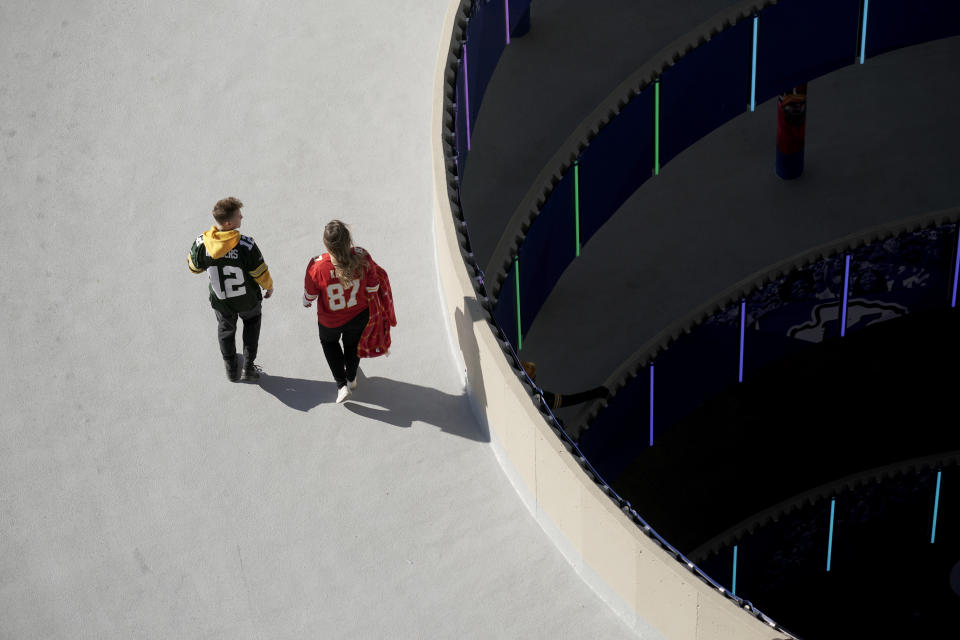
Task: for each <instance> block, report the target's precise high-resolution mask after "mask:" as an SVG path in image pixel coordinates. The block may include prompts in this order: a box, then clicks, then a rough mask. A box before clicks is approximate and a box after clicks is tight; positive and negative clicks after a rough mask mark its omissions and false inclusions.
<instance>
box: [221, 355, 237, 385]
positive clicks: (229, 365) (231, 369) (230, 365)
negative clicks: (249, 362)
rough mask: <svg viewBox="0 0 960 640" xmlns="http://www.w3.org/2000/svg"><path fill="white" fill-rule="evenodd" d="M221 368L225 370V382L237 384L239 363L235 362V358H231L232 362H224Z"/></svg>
mask: <svg viewBox="0 0 960 640" xmlns="http://www.w3.org/2000/svg"><path fill="white" fill-rule="evenodd" d="M223 366H224V367H226V369H227V380H229V381H230V382H237V381H239V380H240V363H239V362H237V356H233V359H232V360H226V359H225V360H224V361H223Z"/></svg>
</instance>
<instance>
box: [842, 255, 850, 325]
mask: <svg viewBox="0 0 960 640" xmlns="http://www.w3.org/2000/svg"><path fill="white" fill-rule="evenodd" d="M849 291H850V254H849V253H848V254H847V256H846V259H845V260H844V266H843V311H842V313H841V317H840V337H841V338H842V337H843V336H845V335H847V294H848V292H849Z"/></svg>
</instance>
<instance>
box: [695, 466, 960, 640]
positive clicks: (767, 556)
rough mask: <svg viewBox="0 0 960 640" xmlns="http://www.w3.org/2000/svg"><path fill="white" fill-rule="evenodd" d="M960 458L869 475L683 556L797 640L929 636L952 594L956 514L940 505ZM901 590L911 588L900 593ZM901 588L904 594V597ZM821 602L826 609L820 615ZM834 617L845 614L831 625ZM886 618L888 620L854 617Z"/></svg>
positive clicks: (948, 618) (772, 512) (794, 501)
mask: <svg viewBox="0 0 960 640" xmlns="http://www.w3.org/2000/svg"><path fill="white" fill-rule="evenodd" d="M958 462H960V452H958V451H952V452H949V453H943V454H940V455H936V456H930V457H926V458H920V459H911V460H906V461H903V462H899V463H896V464H892V465H888V466H885V467H882V468H875V469H870V470H868V471H864V472H861V473H858V474H856V475H853V476H848V477H845V478H843V479H841V480H838V481H834V482H832V483H830V484H829V485H824V486H820V487H817V488H816V489H813V490H811V491H808V492H805V493H804V494H802V495H799V496H794V497H793V498H791V499H789V500H787V501H784V502H783V503H781V504H778V505H776V506H774V507H772V508H770V509H767V510H765V511H764V512H762V513H759V514H757V515H756V516H754V517H753V518H750V519H749V520H747V521H745V522H742V523H740V524H739V525H737V526H736V527H734V528H732V529H731V530H729V531H727V532H725V533H724V534H721V535H720V536H718V537H717V538H716V539H714V540H712V541H710V542H709V543H707V544H705V545H704V546H703V547H701V548H700V549H697V550H695V551H693V552H691V557H692V558H694V559H696V561H697V563H698V564H699V565H700V566H702V567H704V568H705V569H706V570H707V571H709V572H710V573H711V574H712V575H716V576H724V579H725V581H728V583H729V584H731V585H732V588H733V589H734V590H736V592H737V593H738V594H741V595H744V596H746V597H751V595H752V594H758V593H762V594H763V601H764V607H765V608H767V609H768V610H769V611H770V612H772V613H774V615H777V616H779V617H783V618H786V617H788V615H787V614H788V612H790V611H797V610H801V611H804V612H805V613H804V615H803V616H802V617H801V618H800V619H799V620H797V622H796V625H797V628H796V631H798V632H799V633H801V634H802V635H804V637H811V638H813V637H936V636H937V635H939V634H940V632H941V631H942V630H943V629H946V628H952V626H953V624H954V620H953V614H952V611H953V608H952V607H951V606H950V604H951V603H952V602H954V601H956V598H957V596H958V595H960V582H958V581H957V580H956V576H953V577H952V576H951V573H953V574H956V573H957V571H958V569H957V567H960V565H958V564H957V559H958V555H957V554H958V551H960V545H958V540H957V536H956V531H957V524H958V521H957V514H956V511H955V510H954V509H949V508H948V509H945V508H944V507H945V505H947V504H949V503H948V502H944V500H942V496H944V495H949V493H948V492H950V491H951V490H952V488H955V487H956V486H957V482H958V479H960V469H958V467H957V464H958ZM907 585H909V587H907ZM904 587H907V588H904ZM828 598H829V601H830V606H821V605H822V604H825V602H826V601H827V599H828ZM835 609H842V610H845V611H846V612H848V614H850V615H847V616H838V615H837V614H836V610H835ZM867 610H868V611H870V612H871V613H875V612H880V611H885V612H887V613H886V614H878V615H869V616H863V615H856V614H857V613H859V612H864V611H867Z"/></svg>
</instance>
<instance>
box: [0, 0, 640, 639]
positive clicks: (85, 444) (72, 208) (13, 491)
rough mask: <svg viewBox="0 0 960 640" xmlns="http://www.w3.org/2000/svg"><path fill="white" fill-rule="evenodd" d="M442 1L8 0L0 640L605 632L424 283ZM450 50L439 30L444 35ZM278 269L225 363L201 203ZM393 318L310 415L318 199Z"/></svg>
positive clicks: (431, 273) (320, 217) (1, 176)
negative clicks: (231, 370)
mask: <svg viewBox="0 0 960 640" xmlns="http://www.w3.org/2000/svg"><path fill="white" fill-rule="evenodd" d="M446 5H447V2H446V1H445V0H409V1H406V2H382V1H379V0H378V1H373V0H362V1H360V0H354V1H350V2H348V1H346V0H337V1H331V2H324V3H322V4H319V5H318V4H317V3H311V2H296V1H289V2H281V3H262V2H248V3H244V4H243V7H242V8H239V9H238V8H237V7H236V3H230V2H225V1H223V0H214V1H212V2H203V3H195V2H189V3H188V2H183V1H181V0H173V1H171V2H163V3H135V4H129V3H120V2H112V1H108V0H83V1H81V2H62V1H55V2H49V3H39V4H38V3H33V2H26V1H24V0H14V2H12V3H6V4H5V5H4V6H3V7H0V182H2V184H3V188H2V192H0V205H2V209H0V210H2V211H3V222H4V224H3V234H2V236H0V253H2V255H3V257H4V265H5V274H4V278H3V284H2V285H0V296H2V305H0V309H2V310H0V314H2V316H0V317H2V326H3V328H4V331H3V332H2V337H0V353H2V354H3V356H4V357H3V364H4V376H3V380H4V384H3V385H0V404H2V407H3V418H2V420H0V424H2V426H0V638H11V639H14V638H16V639H29V638H37V639H41V638H42V639H50V638H70V639H73V638H124V639H126V638H223V639H224V640H227V639H229V640H235V639H243V638H263V639H268V638H269V639H273V638H454V637H456V638H463V637H467V638H469V637H476V638H489V637H505V638H568V637H569V638H572V637H578V638H580V637H588V638H589V637H593V638H623V637H630V633H629V632H628V630H627V628H626V626H624V625H623V624H621V623H620V621H619V620H618V619H616V618H615V617H614V615H613V614H612V613H611V611H610V610H609V609H608V608H607V607H606V605H605V604H604V603H603V602H602V601H600V600H599V598H597V597H596V596H595V595H594V593H593V592H592V591H590V589H589V588H588V587H587V586H586V585H585V584H584V583H583V582H582V581H581V579H580V577H579V576H578V575H577V574H576V573H575V572H574V570H573V569H572V568H571V567H570V566H569V564H568V563H567V562H566V560H565V559H564V558H563V557H562V556H561V555H560V553H559V552H558V551H557V550H556V549H555V548H554V547H553V545H552V543H551V542H550V540H549V539H548V538H547V536H546V535H545V534H544V533H543V532H542V531H541V530H540V529H539V528H538V526H537V525H536V523H535V522H534V520H533V519H532V518H531V517H530V515H529V514H528V512H527V511H526V509H525V508H524V506H523V504H522V502H521V500H520V499H519V498H518V496H517V495H516V493H515V492H514V490H513V488H512V487H511V485H510V484H509V482H508V481H507V480H506V478H505V476H504V474H503V473H502V470H501V468H500V466H499V465H498V463H497V460H496V459H495V456H494V453H493V451H492V449H491V447H490V446H489V444H488V440H489V438H488V435H487V434H485V433H482V432H481V431H480V430H479V429H478V427H477V426H476V424H475V422H474V421H473V418H472V416H471V414H470V411H469V407H468V404H467V401H466V399H465V397H464V395H463V380H462V373H461V371H460V369H459V367H458V365H457V364H456V363H457V358H456V357H455V355H454V352H453V349H452V347H451V343H450V341H449V339H448V335H447V329H446V327H445V326H444V323H443V319H442V314H441V309H440V304H439V301H438V291H437V288H438V285H437V277H436V273H435V265H434V256H433V250H432V240H431V237H430V234H431V228H432V226H431V219H430V211H431V204H430V203H431V199H432V192H431V182H430V150H429V142H428V141H429V134H430V131H429V122H430V113H431V98H432V97H431V90H432V72H433V68H434V61H435V57H436V53H437V51H438V48H439V47H440V46H441V36H442V34H441V33H440V32H439V31H440V25H441V22H442V19H443V13H444V11H445V9H446ZM444 47H445V43H444ZM227 195H235V196H237V197H239V198H241V199H242V200H243V201H244V202H245V204H246V206H245V208H244V214H245V219H244V224H243V231H244V232H245V233H246V234H249V235H251V236H253V237H254V238H255V239H256V241H257V243H258V244H259V246H260V247H261V248H262V250H263V252H264V255H265V257H266V259H267V262H268V264H269V265H270V268H271V271H272V273H273V276H274V279H275V281H276V294H275V296H274V297H273V298H271V299H270V300H267V301H265V304H264V321H263V332H262V335H261V346H260V358H259V359H258V361H259V364H261V365H262V366H263V368H264V370H265V372H266V374H267V375H266V377H265V378H264V379H263V381H262V383H261V384H260V385H250V384H243V385H238V384H231V383H229V382H227V381H226V379H225V377H224V375H223V370H222V365H221V362H220V354H219V352H218V348H217V343H216V339H215V337H216V334H215V321H214V317H213V313H212V311H211V310H210V308H209V306H208V303H207V302H206V282H205V278H204V277H202V276H196V277H195V276H192V275H191V274H190V273H189V272H188V271H187V268H186V254H187V249H188V247H189V244H190V243H191V241H192V240H193V239H194V238H196V236H197V235H198V234H199V233H200V232H201V231H203V230H204V229H205V228H208V227H209V225H210V218H209V215H208V212H209V211H210V209H211V207H212V205H213V203H214V202H215V201H216V200H217V199H219V198H222V197H225V196H227ZM334 217H337V218H341V219H343V220H345V221H347V222H350V223H352V225H353V230H354V234H355V238H356V240H357V242H358V244H360V245H362V246H365V247H367V248H368V249H369V250H370V252H371V253H372V255H373V256H374V257H375V258H376V259H377V261H378V262H379V263H380V264H381V265H383V266H384V267H385V268H386V269H388V270H389V272H390V275H391V280H392V283H393V289H394V295H395V298H396V303H397V316H398V318H399V322H400V325H399V326H398V327H397V329H396V330H395V332H394V349H393V353H392V355H391V356H390V357H389V358H380V359H377V360H374V361H366V362H364V363H363V365H362V367H363V374H364V378H363V379H362V380H361V387H360V390H359V392H358V393H357V395H356V396H355V397H356V400H357V401H356V402H354V403H352V404H348V405H346V406H337V405H334V404H333V398H334V395H335V390H334V386H333V383H332V382H331V381H330V375H329V372H328V370H327V368H326V364H325V362H324V361H323V357H322V353H321V349H320V345H319V342H318V339H317V334H316V324H315V321H316V318H315V316H314V312H313V310H306V309H303V308H302V307H301V305H300V292H301V286H302V284H301V283H302V277H303V269H304V267H305V265H306V263H307V261H308V259H309V258H310V257H311V256H312V255H314V254H316V253H318V252H319V251H320V250H321V249H320V232H321V229H322V226H323V224H324V223H325V222H326V221H327V220H329V219H330V218H334Z"/></svg>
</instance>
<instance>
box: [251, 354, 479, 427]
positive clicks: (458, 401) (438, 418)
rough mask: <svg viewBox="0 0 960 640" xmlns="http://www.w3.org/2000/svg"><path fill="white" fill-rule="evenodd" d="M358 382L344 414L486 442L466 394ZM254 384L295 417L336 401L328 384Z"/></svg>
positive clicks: (267, 379) (274, 379) (270, 380)
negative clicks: (429, 427)
mask: <svg viewBox="0 0 960 640" xmlns="http://www.w3.org/2000/svg"><path fill="white" fill-rule="evenodd" d="M357 381H358V383H359V386H358V388H357V391H355V392H354V393H353V395H352V396H350V399H348V400H347V401H346V403H344V408H346V409H347V410H348V411H350V412H352V413H354V414H356V415H359V416H363V417H365V418H369V419H371V420H376V421H378V422H384V423H386V424H391V425H393V426H395V427H402V428H407V427H410V426H412V425H413V423H414V422H425V423H427V424H432V425H433V426H435V427H438V428H439V429H441V430H442V431H444V432H446V433H450V434H453V435H456V436H460V437H462V438H468V439H470V440H476V441H477V442H489V441H490V437H489V434H487V433H485V432H483V431H481V429H480V427H479V426H478V425H477V421H476V419H475V418H474V416H473V413H472V412H471V411H470V404H469V402H468V400H467V396H466V394H459V395H451V394H449V393H444V392H443V391H439V390H437V389H433V388H430V387H422V386H420V385H417V384H410V383H409V382H399V381H397V380H390V379H388V378H377V377H374V378H368V377H366V376H365V375H363V371H362V370H361V371H359V372H358V374H357ZM257 382H258V383H259V385H260V388H262V389H263V390H264V391H266V392H267V393H269V394H270V395H272V396H274V397H275V398H276V399H277V400H279V401H280V402H282V403H283V404H285V405H287V406H288V407H290V408H291V409H295V410H297V411H304V412H306V411H310V410H311V409H313V408H314V407H316V406H318V405H320V404H327V403H330V404H332V403H333V402H334V401H335V398H336V397H337V385H336V384H335V383H334V382H332V381H319V380H304V379H301V378H284V377H282V376H274V375H269V374H267V373H264V372H261V374H260V379H259V380H258V381H257Z"/></svg>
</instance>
